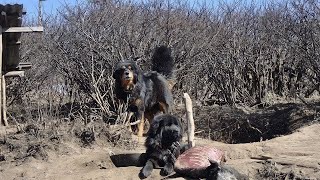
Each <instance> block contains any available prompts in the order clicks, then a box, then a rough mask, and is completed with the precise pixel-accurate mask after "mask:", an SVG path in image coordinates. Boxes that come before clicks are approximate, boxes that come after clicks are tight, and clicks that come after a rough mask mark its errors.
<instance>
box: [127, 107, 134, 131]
mask: <svg viewBox="0 0 320 180" xmlns="http://www.w3.org/2000/svg"><path fill="white" fill-rule="evenodd" d="M133 114H134V113H133V112H129V113H128V116H127V120H126V121H127V124H129V132H131V133H132V128H131V124H130V121H131V117H132V116H133Z"/></svg>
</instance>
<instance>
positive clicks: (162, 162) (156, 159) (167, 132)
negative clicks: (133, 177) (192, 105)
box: [139, 114, 183, 178]
mask: <svg viewBox="0 0 320 180" xmlns="http://www.w3.org/2000/svg"><path fill="white" fill-rule="evenodd" d="M182 135H183V128H182V125H181V122H180V120H179V119H178V118H177V117H176V116H173V115H170V114H160V115H157V116H155V117H154V119H153V121H152V123H151V126H150V129H149V131H148V137H147V139H146V142H145V147H146V149H147V150H146V162H145V164H144V166H143V168H142V169H141V171H140V173H139V177H140V178H146V177H148V176H149V175H150V174H151V173H152V171H153V169H154V168H155V167H157V166H159V167H163V168H162V169H161V171H160V174H161V175H162V176H167V175H169V174H171V173H172V172H173V167H174V163H175V161H176V158H177V157H178V156H179V155H180V152H181V145H180V144H181V140H182Z"/></svg>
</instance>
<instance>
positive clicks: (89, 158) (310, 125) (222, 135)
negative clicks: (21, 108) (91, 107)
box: [0, 104, 320, 179]
mask: <svg viewBox="0 0 320 180" xmlns="http://www.w3.org/2000/svg"><path fill="white" fill-rule="evenodd" d="M318 109H319V108H318V105H313V106H306V105H303V104H281V105H280V104H279V105H275V106H272V107H268V108H265V109H255V110H250V111H249V110H247V109H240V108H230V107H226V106H205V107H195V108H194V118H195V122H196V131H197V134H196V135H197V138H196V141H195V142H196V145H212V146H214V147H216V148H218V149H221V150H222V151H224V152H225V154H226V157H227V162H226V164H227V165H229V166H231V167H233V168H235V169H237V170H238V171H239V172H240V173H242V174H245V175H247V176H249V177H250V179H312V178H313V179H316V178H318V177H320V161H319V159H320V151H319V149H320V136H319V129H320V124H319V123H318V122H319V120H318V117H319V111H318ZM177 113H178V115H179V116H181V117H183V111H182V110H181V111H177ZM185 124H186V123H185ZM110 128H111V127H109V126H108V125H104V124H101V122H92V123H91V124H86V125H84V124H81V123H77V122H76V121H52V122H51V124H49V123H47V124H46V125H44V126H42V125H41V126H40V125H38V124H30V125H27V126H25V128H24V129H23V131H20V132H19V133H14V134H8V135H6V136H1V137H0V177H1V178H3V179H76V178H77V179H138V174H139V171H140V169H141V167H136V166H128V167H118V168H117V167H116V166H115V165H114V164H113V163H112V160H111V158H110V155H113V154H123V153H125V154H126V153H132V154H136V153H143V152H145V149H144V146H143V143H138V144H137V143H133V142H132V137H131V136H130V133H128V132H127V133H125V132H123V133H120V134H119V133H115V132H120V131H118V130H117V129H119V128H120V129H121V127H116V126H114V127H112V128H114V129H113V130H112V129H110ZM109 130H110V132H109ZM122 130H123V129H122ZM122 130H121V132H122ZM129 136H130V137H129ZM279 136H280V137H279ZM212 140H219V141H220V142H218V141H212ZM254 141H259V142H254ZM222 142H227V143H238V144H226V143H222ZM243 142H251V143H243ZM252 142H254V143H252ZM162 178H163V177H161V176H160V171H159V169H156V170H154V172H153V173H152V175H151V176H150V177H149V178H148V179H162ZM168 179H183V178H181V177H179V176H174V175H173V176H170V177H168Z"/></svg>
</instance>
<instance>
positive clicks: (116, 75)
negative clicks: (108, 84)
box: [112, 70, 120, 79]
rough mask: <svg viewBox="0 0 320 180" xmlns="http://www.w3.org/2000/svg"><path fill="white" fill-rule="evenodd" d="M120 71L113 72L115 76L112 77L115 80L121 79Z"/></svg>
mask: <svg viewBox="0 0 320 180" xmlns="http://www.w3.org/2000/svg"><path fill="white" fill-rule="evenodd" d="M119 72H120V71H119V70H115V71H114V72H113V74H112V77H113V78H114V79H119Z"/></svg>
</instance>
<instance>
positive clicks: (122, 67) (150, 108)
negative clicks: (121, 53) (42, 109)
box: [113, 46, 174, 136]
mask: <svg viewBox="0 0 320 180" xmlns="http://www.w3.org/2000/svg"><path fill="white" fill-rule="evenodd" d="M170 53H171V52H170V49H169V48H167V47H165V46H160V47H158V48H156V50H155V52H154V55H153V58H152V69H153V70H155V71H150V72H146V73H143V72H142V70H141V69H140V68H139V66H138V65H137V64H136V62H135V61H132V60H127V61H121V62H119V63H118V64H117V65H116V67H115V71H114V73H113V77H114V78H115V80H116V81H115V93H116V96H117V98H118V99H119V100H121V101H123V102H126V101H128V102H129V111H130V112H133V113H134V114H135V117H136V119H137V120H138V121H139V120H140V125H139V127H138V135H139V136H142V132H143V127H144V118H146V119H148V120H149V121H151V120H152V119H153V117H154V116H155V115H156V114H157V113H159V112H163V113H171V111H172V105H173V97H172V92H171V88H170V87H169V82H168V81H167V79H166V77H167V78H172V77H173V76H172V75H173V63H174V62H173V59H172V58H171V55H170ZM160 67H161V68H160ZM141 129H142V130H141ZM141 131H142V132H141Z"/></svg>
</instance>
